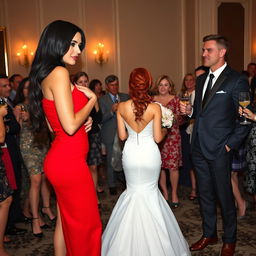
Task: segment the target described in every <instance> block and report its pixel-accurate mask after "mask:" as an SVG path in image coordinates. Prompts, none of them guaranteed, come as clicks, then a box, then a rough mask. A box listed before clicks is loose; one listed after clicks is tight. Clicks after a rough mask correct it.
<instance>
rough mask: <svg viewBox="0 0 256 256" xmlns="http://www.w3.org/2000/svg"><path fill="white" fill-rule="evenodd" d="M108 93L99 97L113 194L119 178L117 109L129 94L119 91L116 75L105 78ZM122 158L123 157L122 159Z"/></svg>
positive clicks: (109, 182)
mask: <svg viewBox="0 0 256 256" xmlns="http://www.w3.org/2000/svg"><path fill="white" fill-rule="evenodd" d="M105 84H106V90H107V93H106V94H105V95H104V96H102V97H101V98H100V99H99V104H100V109H101V111H102V129H101V137H102V142H103V143H104V145H105V146H106V153H107V181H108V187H109V192H110V194H111V195H116V194H117V188H116V186H117V178H116V175H117V174H115V171H114V169H113V166H112V155H113V146H114V139H115V136H116V133H117V120H116V111H117V107H118V103H119V102H122V101H126V100H128V99H129V95H128V94H125V93H119V80H118V77H117V76H115V75H109V76H107V77H106V79H105ZM120 160H121V159H120Z"/></svg>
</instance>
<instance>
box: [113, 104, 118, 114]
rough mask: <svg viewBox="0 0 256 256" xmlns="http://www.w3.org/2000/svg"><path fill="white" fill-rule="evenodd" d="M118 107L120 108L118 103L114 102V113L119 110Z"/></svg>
mask: <svg viewBox="0 0 256 256" xmlns="http://www.w3.org/2000/svg"><path fill="white" fill-rule="evenodd" d="M117 108H118V103H114V104H113V105H112V107H111V111H112V112H113V113H115V112H116V111H117Z"/></svg>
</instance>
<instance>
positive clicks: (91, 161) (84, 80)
mask: <svg viewBox="0 0 256 256" xmlns="http://www.w3.org/2000/svg"><path fill="white" fill-rule="evenodd" d="M73 82H74V84H78V83H80V84H79V85H81V86H85V87H89V88H90V89H91V90H92V91H93V92H95V88H96V86H97V84H98V80H92V81H91V82H90V83H89V77H88V75H87V74H86V73H84V72H79V73H77V74H76V75H75V76H74V79H73ZM99 82H100V81H99ZM90 117H91V118H92V120H93V123H92V129H91V130H90V131H89V133H88V138H89V152H88V155H87V163H88V166H89V169H90V171H91V174H92V179H93V182H94V186H95V189H96V191H97V190H98V166H99V165H100V164H101V163H102V157H101V136H100V124H101V120H102V113H101V111H100V108H99V104H98V101H96V103H95V106H94V107H93V109H92V111H91V113H90ZM98 205H100V202H99V199H98Z"/></svg>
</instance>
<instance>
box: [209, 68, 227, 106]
mask: <svg viewBox="0 0 256 256" xmlns="http://www.w3.org/2000/svg"><path fill="white" fill-rule="evenodd" d="M227 71H228V66H227V67H226V68H225V69H224V70H223V71H222V73H221V74H220V76H219V77H218V79H217V81H216V82H215V84H214V85H213V87H212V90H211V93H210V95H209V96H208V98H207V101H206V103H205V105H204V108H206V106H207V105H208V103H209V102H210V101H211V100H212V98H213V96H214V95H215V94H216V92H217V91H218V90H219V88H220V86H221V85H222V84H223V83H224V81H225V80H226V78H227Z"/></svg>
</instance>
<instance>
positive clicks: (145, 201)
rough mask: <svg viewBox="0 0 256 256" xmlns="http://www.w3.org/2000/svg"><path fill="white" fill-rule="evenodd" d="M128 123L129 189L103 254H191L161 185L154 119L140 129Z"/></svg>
mask: <svg viewBox="0 0 256 256" xmlns="http://www.w3.org/2000/svg"><path fill="white" fill-rule="evenodd" d="M125 125H126V127H127V130H128V134H129V136H128V139H127V141H126V143H125V147H124V150H123V158H122V162H123V168H124V173H125V177H126V184H127V189H126V190H125V191H124V192H123V193H122V194H121V196H120V197H119V199H118V201H117V203H116V205H115V207H114V209H113V212H112V214H111V217H110V219H109V222H108V225H107V227H106V229H105V231H104V233H103V239H102V240H103V241H102V252H101V253H102V254H101V255H102V256H187V255H191V253H190V251H189V247H188V244H187V242H186V240H185V239H184V237H183V235H182V233H181V231H180V228H179V226H178V223H177V221H176V219H175V217H174V215H173V213H172V211H171V209H170V207H169V206H168V204H167V203H166V201H165V199H164V198H163V196H162V194H161V192H160V191H159V189H158V179H159V174H160V169H161V156H160V152H159V149H158V146H157V144H156V143H155V142H154V139H153V121H150V122H149V123H148V125H147V126H146V127H145V128H144V130H142V131H141V132H140V133H136V132H134V131H133V130H132V128H131V127H129V125H128V124H126V123H125Z"/></svg>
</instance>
